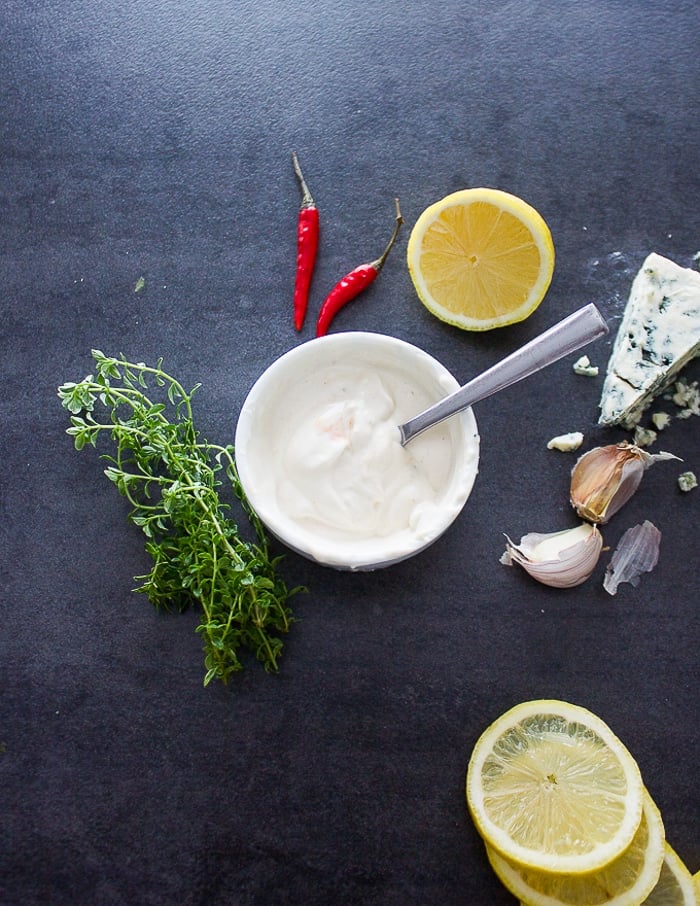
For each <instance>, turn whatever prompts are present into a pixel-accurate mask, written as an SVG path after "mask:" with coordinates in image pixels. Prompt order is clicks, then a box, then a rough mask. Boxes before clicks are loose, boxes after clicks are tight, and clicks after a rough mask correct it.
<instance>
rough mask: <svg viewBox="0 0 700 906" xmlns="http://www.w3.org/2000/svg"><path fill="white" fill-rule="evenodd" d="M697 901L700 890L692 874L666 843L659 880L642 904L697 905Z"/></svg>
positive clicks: (663, 905) (651, 905)
mask: <svg viewBox="0 0 700 906" xmlns="http://www.w3.org/2000/svg"><path fill="white" fill-rule="evenodd" d="M699 902H700V890H699V889H698V886H697V884H696V883H695V879H694V878H693V875H691V873H690V871H689V870H688V869H687V868H686V866H685V864H684V863H683V860H682V859H681V858H680V856H678V854H677V853H676V852H675V850H674V849H673V848H672V847H671V846H669V844H668V843H667V844H666V853H665V857H664V863H663V865H662V866H661V874H660V875H659V880H658V882H657V884H656V887H655V888H654V889H653V890H652V892H651V893H650V894H649V896H648V897H647V898H646V900H644V906H698V903H699Z"/></svg>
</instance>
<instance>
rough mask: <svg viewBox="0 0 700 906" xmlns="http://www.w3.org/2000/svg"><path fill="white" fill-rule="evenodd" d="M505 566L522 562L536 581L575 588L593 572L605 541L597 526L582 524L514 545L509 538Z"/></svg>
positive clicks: (526, 537) (527, 537) (531, 535)
mask: <svg viewBox="0 0 700 906" xmlns="http://www.w3.org/2000/svg"><path fill="white" fill-rule="evenodd" d="M506 542H507V544H506V550H505V553H504V554H503V555H502V557H501V563H503V564H504V565H506V566H512V564H513V563H518V564H519V565H520V566H522V568H523V569H524V570H525V571H526V572H528V573H529V574H530V575H531V576H532V578H533V579H537V581H538V582H542V583H543V584H544V585H551V586H552V587H553V588H573V586H575V585H580V584H581V583H582V582H585V581H586V579H587V578H588V577H589V576H590V574H591V573H592V572H593V570H594V568H595V565H596V563H597V562H598V558H599V557H600V552H601V550H602V549H603V538H602V535H601V534H600V531H599V530H598V527H597V526H595V525H590V524H589V523H587V522H582V523H581V525H577V526H575V527H574V528H571V529H564V531H562V532H550V533H549V534H541V533H539V532H530V533H529V534H528V535H523V537H522V538H521V539H520V543H519V544H514V543H513V542H512V541H511V540H510V538H509V537H508V536H507V535H506Z"/></svg>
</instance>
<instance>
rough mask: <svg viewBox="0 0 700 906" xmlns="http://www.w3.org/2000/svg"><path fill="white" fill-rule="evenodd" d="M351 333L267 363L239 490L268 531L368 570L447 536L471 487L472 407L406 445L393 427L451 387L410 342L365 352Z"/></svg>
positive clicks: (474, 454) (252, 411) (374, 339)
mask: <svg viewBox="0 0 700 906" xmlns="http://www.w3.org/2000/svg"><path fill="white" fill-rule="evenodd" d="M356 336H357V337H360V335H356ZM351 337H352V335H349V336H348V335H346V336H345V337H343V338H341V336H340V335H337V336H336V337H334V338H333V339H334V340H335V343H334V344H331V343H329V342H328V341H329V340H330V339H331V338H324V341H325V342H323V341H321V342H322V344H323V345H319V346H318V353H319V354H318V356H316V357H315V358H314V359H312V358H311V357H310V356H307V355H306V354H305V352H306V351H305V350H304V347H298V348H297V349H296V350H295V351H294V353H295V354H289V355H288V357H283V359H282V360H279V362H278V363H276V364H277V365H279V368H278V369H276V368H275V366H272V368H271V369H269V370H268V372H267V373H266V374H265V375H263V378H262V379H261V381H259V382H258V385H256V387H254V388H253V391H251V394H250V397H249V399H248V401H247V402H246V406H244V412H242V418H241V420H240V421H239V431H238V432H237V440H236V448H237V453H239V452H240V448H239V439H240V441H241V443H244V445H245V456H244V460H243V461H242V462H241V463H240V464H239V471H240V472H241V479H242V481H243V483H244V488H245V490H246V493H247V494H248V496H249V499H250V500H251V502H252V504H253V506H254V507H255V509H256V510H257V512H258V514H259V515H260V516H261V518H262V519H263V521H264V522H266V524H267V525H268V527H269V528H271V530H272V531H273V532H275V533H276V534H278V535H279V536H280V537H281V538H282V540H284V541H286V542H287V543H288V544H290V546H292V547H295V548H296V549H298V550H300V551H301V552H302V553H306V554H308V555H310V556H312V557H314V558H315V559H318V560H320V561H321V562H324V563H329V564H332V565H338V566H347V567H349V568H366V566H367V564H377V563H379V562H380V561H381V562H382V563H386V562H392V561H395V560H397V559H402V558H403V557H404V556H407V555H408V554H409V553H412V552H415V550H418V549H420V548H421V547H423V546H425V544H427V543H429V542H431V541H433V540H434V539H435V538H436V537H437V536H438V535H439V534H441V533H442V531H444V529H445V528H446V527H447V525H449V523H450V522H451V521H452V520H453V519H454V518H455V516H456V515H457V513H458V512H459V511H460V510H461V508H462V506H463V505H464V501H465V500H466V498H467V496H468V495H469V492H470V490H471V487H472V484H473V481H474V478H475V475H476V471H477V463H478V448H479V438H478V434H477V430H476V423H475V421H474V418H473V415H472V413H471V412H468V413H463V414H462V415H461V416H456V417H455V418H454V419H448V420H447V421H445V422H443V423H442V424H441V425H437V426H435V427H433V428H431V429H429V430H428V431H426V432H424V433H423V434H422V435H420V436H419V437H417V438H415V439H414V440H412V441H411V443H410V444H408V445H407V446H406V447H403V446H402V445H401V442H400V435H399V430H398V425H399V424H401V423H402V422H404V421H406V420H407V419H409V418H411V417H412V416H414V415H416V414H417V413H418V412H420V411H422V410H423V409H425V408H426V407H427V406H429V405H431V404H432V403H434V402H436V401H437V400H439V399H441V398H442V397H444V396H445V395H446V394H447V393H449V392H451V391H452V390H454V389H456V386H457V384H456V381H455V380H454V378H452V377H451V375H449V373H448V372H446V371H445V370H444V369H443V368H442V366H440V365H439V364H438V363H436V362H435V361H434V360H433V359H431V358H430V357H429V356H426V355H425V354H424V353H421V352H420V350H417V349H415V347H409V346H408V345H407V344H401V343H400V341H396V340H394V341H390V339H389V338H379V337H378V336H377V335H370V338H369V340H367V341H365V342H366V343H369V347H368V348H369V350H370V351H369V352H368V351H367V350H366V349H364V347H363V345H362V343H361V341H360V339H354V340H351ZM314 342H317V341H311V342H310V343H309V344H306V345H307V346H311V345H312V344H313V343H314ZM380 342H381V348H380V349H379V350H378V351H377V352H375V351H373V347H374V345H375V344H380ZM348 344H350V345H348ZM356 344H360V346H359V350H358V349H355V345H356ZM385 344H389V346H388V351H387V349H386V348H384V345H385ZM336 347H337V348H338V350H339V351H338V352H335V351H334V350H335V349H336ZM395 347H396V348H395ZM397 350H398V352H400V355H399V354H397ZM331 351H333V354H332V355H331ZM285 358H286V361H285ZM246 410H247V411H246ZM239 435H240V438H239Z"/></svg>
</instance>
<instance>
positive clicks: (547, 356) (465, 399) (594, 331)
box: [399, 303, 608, 446]
mask: <svg viewBox="0 0 700 906" xmlns="http://www.w3.org/2000/svg"><path fill="white" fill-rule="evenodd" d="M607 332H608V325H607V324H606V323H605V319H604V318H603V316H602V315H601V313H600V312H599V311H598V309H597V308H596V307H595V305H593V304H592V303H591V304H589V305H585V306H584V307H583V308H580V309H579V310H578V311H575V312H574V313H573V314H572V315H569V317H568V318H564V320H563V321H559V322H558V323H557V324H555V325H554V326H553V327H550V328H549V330H545V332H544V333H542V334H540V335H539V336H538V337H535V339H534V340H530V342H529V343H526V344H525V346H523V347H521V348H520V349H517V350H516V351H515V352H513V353H511V355H509V356H507V357H506V358H505V359H502V360H501V361H500V362H497V363H496V364H495V365H492V366H491V368H489V369H488V370H487V371H485V372H484V373H483V374H480V375H479V376H478V377H475V378H474V379H473V380H471V381H469V382H468V383H467V384H465V385H464V386H463V387H460V389H459V390H455V392H454V393H451V394H450V395H449V396H446V397H445V399H443V400H440V402H439V403H435V405H433V406H430V407H429V408H428V409H426V410H425V411H424V412H421V413H420V414H419V415H416V416H414V418H411V419H409V420H408V421H407V422H405V423H404V424H403V425H399V432H400V434H401V444H402V446H405V445H406V444H407V443H408V442H409V441H410V440H412V439H413V438H414V437H416V435H418V434H420V433H421V432H423V431H425V430H426V429H427V428H430V427H432V426H433V425H436V424H438V422H441V421H444V420H445V419H446V418H449V417H450V416H451V415H454V414H455V413H457V412H461V411H462V410H463V409H467V408H468V407H469V406H471V405H472V404H473V403H477V402H479V400H483V399H485V398H486V397H487V396H492V395H493V394H494V393H497V392H498V391H499V390H503V389H504V388H505V387H509V386H510V385H511V384H515V383H517V381H521V380H522V379H523V378H526V377H529V376H530V375H531V374H534V373H535V372H536V371H541V370H542V369H543V368H546V367H547V365H551V364H552V363H553V362H556V361H558V360H559V359H561V358H563V357H564V356H565V355H568V354H569V353H570V352H574V351H575V350H576V349H580V348H581V347H582V346H585V345H586V344H587V343H590V342H591V341H592V340H596V339H597V338H598V337H602V336H604V335H605V334H606V333H607Z"/></svg>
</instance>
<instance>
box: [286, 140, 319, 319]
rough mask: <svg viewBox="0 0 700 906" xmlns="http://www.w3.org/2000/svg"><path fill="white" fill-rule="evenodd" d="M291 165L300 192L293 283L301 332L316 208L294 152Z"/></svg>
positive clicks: (315, 244)
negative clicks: (295, 268)
mask: <svg viewBox="0 0 700 906" xmlns="http://www.w3.org/2000/svg"><path fill="white" fill-rule="evenodd" d="M292 163H293V164H294V172H295V173H296V175H297V179H298V180H299V185H300V186H301V192H302V199H301V208H300V209H299V219H298V221H297V272H296V278H295V281H294V326H295V327H296V329H297V330H301V327H302V324H303V323H304V316H305V315H306V308H307V305H308V303H309V287H310V286H311V276H312V274H313V271H314V262H315V260H316V250H317V249H318V208H317V207H316V204H315V202H314V200H313V198H312V196H311V192H309V187H308V186H307V185H306V181H305V179H304V176H303V174H302V172H301V167H300V166H299V159H298V158H297V155H296V152H295V151H293V152H292Z"/></svg>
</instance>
